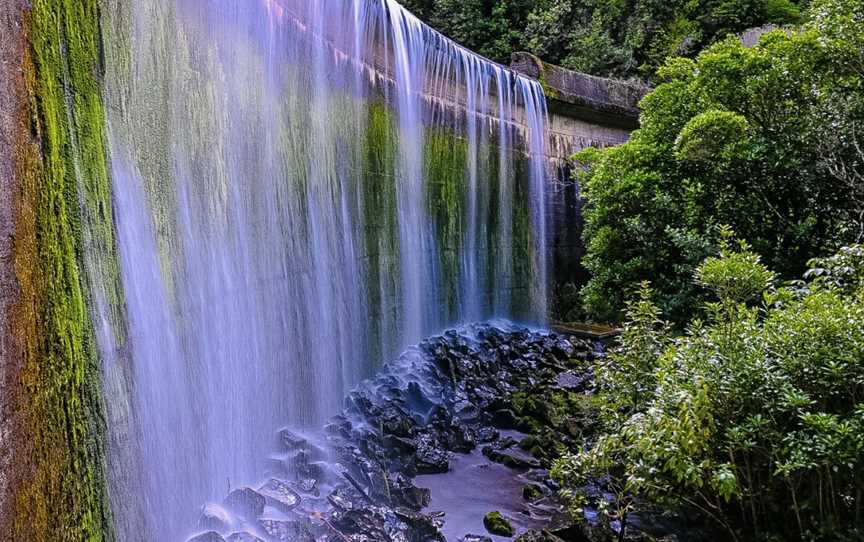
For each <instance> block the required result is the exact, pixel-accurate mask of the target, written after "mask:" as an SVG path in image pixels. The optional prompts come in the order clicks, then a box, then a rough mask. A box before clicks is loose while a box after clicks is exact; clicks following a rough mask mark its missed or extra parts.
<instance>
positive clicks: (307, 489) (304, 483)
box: [294, 478, 319, 496]
mask: <svg viewBox="0 0 864 542" xmlns="http://www.w3.org/2000/svg"><path fill="white" fill-rule="evenodd" d="M294 487H296V488H297V489H298V490H300V491H302V492H303V493H309V494H311V495H315V496H318V494H319V491H318V480H316V479H315V478H303V479H301V480H297V481H296V482H295V483H294Z"/></svg>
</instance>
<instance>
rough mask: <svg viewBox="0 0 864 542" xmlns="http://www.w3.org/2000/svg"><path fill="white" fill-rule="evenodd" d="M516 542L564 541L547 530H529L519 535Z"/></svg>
mask: <svg viewBox="0 0 864 542" xmlns="http://www.w3.org/2000/svg"><path fill="white" fill-rule="evenodd" d="M516 542H564V539H563V538H559V537H557V536H555V535H554V534H552V533H550V532H549V531H535V530H531V531H528V532H526V533H524V534H522V535H519V538H517V539H516Z"/></svg>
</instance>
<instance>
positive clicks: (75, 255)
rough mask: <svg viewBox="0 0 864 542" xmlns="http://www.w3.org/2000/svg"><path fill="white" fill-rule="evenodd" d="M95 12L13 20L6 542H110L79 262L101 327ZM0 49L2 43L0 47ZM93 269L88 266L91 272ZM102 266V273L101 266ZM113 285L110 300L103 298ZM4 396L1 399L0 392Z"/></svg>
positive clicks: (80, 2) (38, 7) (100, 423)
mask: <svg viewBox="0 0 864 542" xmlns="http://www.w3.org/2000/svg"><path fill="white" fill-rule="evenodd" d="M98 4H99V2H98V0H33V1H32V2H29V3H28V6H27V8H26V9H25V10H24V11H23V15H22V22H23V24H22V26H21V28H22V32H23V33H24V36H25V40H26V41H27V43H28V45H29V47H27V48H26V50H25V51H24V53H23V57H22V60H21V69H22V74H23V76H22V83H21V88H20V89H19V90H20V95H19V97H20V98H21V100H22V109H23V110H25V114H26V115H27V117H28V119H29V126H28V129H27V131H26V132H25V133H24V134H18V135H17V140H18V142H19V145H18V147H17V149H16V156H15V157H14V159H15V162H16V178H15V184H16V187H15V188H16V194H15V197H16V201H15V207H16V209H15V211H16V224H15V232H14V247H15V249H14V255H13V256H14V258H13V260H14V261H13V264H12V265H13V267H14V273H15V280H16V282H17V286H18V289H19V292H20V296H19V301H18V303H17V304H16V305H15V306H13V307H11V309H10V318H9V323H10V333H11V334H12V335H13V337H14V338H15V343H16V345H18V346H19V347H20V349H19V350H18V351H16V353H15V354H14V355H15V356H16V357H18V356H20V360H16V361H18V364H17V367H20V370H19V371H18V374H17V375H16V376H17V378H16V380H15V382H16V384H17V386H12V387H13V388H15V389H12V390H9V391H10V396H11V397H14V399H15V404H14V405H13V409H14V411H15V412H16V413H17V414H18V416H17V421H18V422H19V423H18V424H17V425H16V426H15V427H13V428H12V430H13V433H12V435H11V436H10V441H11V447H12V448H13V451H12V453H13V454H14V457H15V465H16V469H15V473H13V479H11V480H10V481H11V483H12V486H11V487H12V491H13V492H14V496H13V501H12V502H10V503H9V509H4V510H2V511H0V514H4V515H8V517H3V518H0V520H2V523H3V524H4V526H3V530H4V531H8V532H0V539H3V540H7V539H8V540H33V541H41V540H50V541H52V542H55V541H56V542H66V541H69V542H77V541H81V540H87V541H91V542H98V541H102V540H111V539H113V535H112V533H111V514H110V509H109V506H108V497H107V492H106V487H105V486H106V484H105V455H104V447H105V437H104V433H105V427H104V420H105V408H104V404H103V402H102V397H101V382H100V366H99V359H98V348H97V345H96V336H95V333H94V329H93V325H92V322H91V319H90V307H92V306H94V305H93V303H92V295H93V292H92V291H91V288H90V287H89V282H90V279H91V278H95V276H91V275H90V274H88V273H87V272H85V265H84V261H85V260H87V261H90V260H89V258H91V257H94V255H96V254H98V255H99V259H98V262H97V263H98V264H100V267H99V268H98V269H95V270H93V269H91V271H93V272H94V273H97V274H98V276H99V278H100V281H99V282H100V284H102V285H103V286H104V287H105V290H104V291H101V293H102V294H104V296H105V299H104V301H105V308H106V310H107V311H108V312H110V314H108V315H107V316H108V319H109V320H111V321H112V324H115V323H116V322H117V321H118V320H119V315H120V313H121V312H122V311H121V305H122V301H121V299H120V296H119V290H118V289H115V288H114V287H113V285H116V284H117V280H118V276H119V275H118V268H117V266H116V259H114V258H113V251H114V247H115V244H114V238H113V222H112V216H111V198H110V193H111V192H110V184H109V179H108V168H107V162H106V157H107V153H106V138H105V133H104V126H105V123H104V112H103V105H102V96H101V81H100V75H99V74H100V73H101V44H100V40H101V38H100V27H99V5H98ZM4 37H5V36H4ZM94 261H96V260H95V259H94ZM103 265H104V266H103ZM109 284H111V285H112V286H109ZM4 391H5V390H4Z"/></svg>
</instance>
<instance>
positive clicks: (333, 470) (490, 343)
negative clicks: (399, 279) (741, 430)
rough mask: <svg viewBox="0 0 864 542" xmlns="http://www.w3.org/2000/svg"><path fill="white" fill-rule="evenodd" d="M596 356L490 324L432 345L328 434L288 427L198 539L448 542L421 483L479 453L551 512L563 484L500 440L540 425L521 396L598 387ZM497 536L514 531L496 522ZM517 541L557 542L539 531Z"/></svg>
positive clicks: (395, 368)
mask: <svg viewBox="0 0 864 542" xmlns="http://www.w3.org/2000/svg"><path fill="white" fill-rule="evenodd" d="M595 350H596V346H595V345H594V344H593V343H591V342H588V341H581V340H578V339H572V338H565V337H563V336H558V335H555V334H549V333H544V332H538V331H531V330H528V329H524V328H516V327H507V328H503V329H502V328H499V327H494V326H492V325H487V324H475V325H471V326H466V327H465V328H462V329H460V330H459V331H448V332H446V333H444V334H443V335H441V336H437V337H433V338H430V339H427V340H425V341H423V342H422V343H420V344H419V345H417V346H416V347H414V348H412V349H409V350H408V351H406V352H405V353H403V354H402V355H401V356H400V357H399V358H398V359H397V360H396V361H394V362H393V363H391V364H388V365H387V366H386V367H385V368H384V369H383V370H382V371H381V372H380V373H379V374H378V376H376V377H374V378H372V379H370V380H367V381H365V382H364V383H362V384H361V385H360V386H359V387H358V388H357V389H355V390H354V391H352V392H351V393H350V394H349V395H348V397H347V398H346V407H345V409H344V410H343V412H342V413H341V414H338V415H336V416H334V417H333V418H332V419H331V420H330V421H329V423H327V425H326V426H325V427H324V428H323V430H322V431H321V432H320V433H319V434H314V435H302V434H299V433H297V432H295V431H291V430H289V429H284V430H282V431H281V432H280V433H279V435H278V437H279V438H278V445H279V448H280V449H279V451H278V453H276V454H274V455H273V456H272V457H271V458H270V471H271V473H270V474H271V477H270V478H269V479H268V480H267V481H266V482H265V483H264V484H262V485H260V486H259V487H257V488H252V487H243V488H238V489H234V490H233V491H231V492H230V494H229V495H228V496H227V497H226V498H225V500H224V501H223V502H222V503H221V504H218V505H217V504H209V505H207V506H205V507H204V508H203V509H202V514H201V518H200V520H199V524H198V527H199V528H200V529H201V531H202V532H201V534H198V535H196V536H194V537H192V538H191V539H190V540H189V542H221V541H229V542H252V541H262V542H263V541H265V540H266V541H276V540H279V541H283V540H285V541H301V542H306V541H310V542H311V541H327V542H367V541H368V542H426V541H443V540H445V538H444V536H443V535H442V533H441V526H442V525H443V522H444V521H446V518H445V517H443V514H441V513H434V512H433V513H429V512H426V511H424V508H425V507H426V506H427V505H428V504H429V501H430V494H429V490H427V489H423V488H421V487H417V486H416V485H415V483H414V478H415V477H416V476H417V475H418V474H434V473H444V472H447V471H448V469H449V468H450V461H451V457H452V454H454V453H467V452H471V451H472V450H474V449H475V448H478V447H480V449H481V450H482V452H483V454H484V455H485V456H486V457H488V458H489V459H490V460H492V461H496V462H499V463H502V464H504V465H506V466H508V467H511V468H513V469H519V470H521V471H529V472H531V473H532V479H536V480H537V483H536V484H532V485H531V486H530V487H528V486H526V488H525V490H524V491H523V495H526V497H525V498H526V501H528V503H529V504H528V505H529V506H530V505H532V502H537V501H540V500H543V499H545V500H546V501H547V502H546V503H544V505H543V506H545V507H546V509H547V510H548V508H549V505H550V503H549V502H548V501H550V500H552V501H554V493H555V492H554V489H555V487H554V483H553V482H551V481H550V480H549V479H548V473H547V472H546V471H545V470H544V469H543V467H544V466H546V465H544V464H543V462H542V461H541V460H540V459H538V458H537V457H535V455H532V454H531V453H528V452H526V451H524V450H522V449H520V448H519V446H517V444H518V442H516V441H515V440H514V439H512V438H511V437H509V436H505V435H502V432H501V431H502V430H504V429H512V428H519V427H524V426H525V425H526V424H527V425H530V422H529V421H526V419H525V407H524V405H522V404H520V405H519V407H520V408H515V410H514V404H513V402H512V400H511V398H512V397H514V395H516V394H518V393H523V394H524V393H525V390H537V389H543V388H544V387H556V388H562V389H567V390H573V391H574V392H579V391H580V390H581V391H584V390H587V389H589V388H590V387H591V386H592V379H591V376H590V371H588V369H587V364H585V363H582V361H584V360H587V359H589V358H591V357H593V356H594V355H595ZM534 445H535V446H538V444H537V443H536V442H535V443H534ZM523 447H524V446H523ZM537 455H541V456H542V454H537ZM496 530H497V532H499V533H504V531H506V529H504V528H503V527H501V526H500V524H497V523H496ZM511 534H512V531H511ZM547 535H548V537H547ZM487 539H488V538H486V537H485V536H483V535H479V534H478V535H470V536H468V537H466V538H465V539H464V540H487ZM519 540H556V537H555V536H554V535H552V534H550V533H546V534H544V533H542V532H539V531H532V532H529V533H525V534H524V535H522V537H520V538H519Z"/></svg>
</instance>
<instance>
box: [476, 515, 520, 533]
mask: <svg viewBox="0 0 864 542" xmlns="http://www.w3.org/2000/svg"><path fill="white" fill-rule="evenodd" d="M483 526H484V527H486V530H487V531H489V532H490V533H492V534H497V535H500V536H513V533H514V531H513V526H512V525H510V522H509V521H507V520H506V519H505V518H504V516H502V515H501V512H489V513H488V514H486V515H485V516H483Z"/></svg>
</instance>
